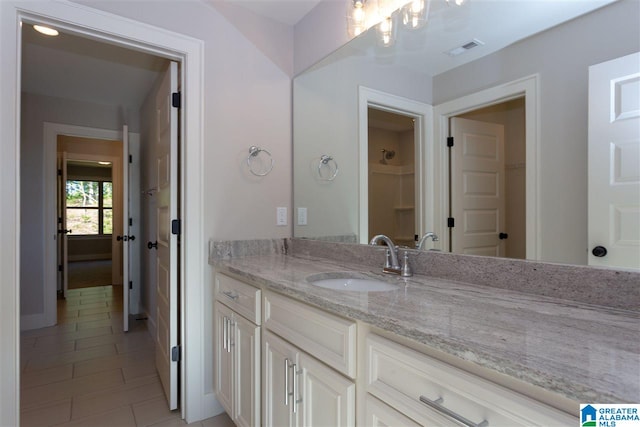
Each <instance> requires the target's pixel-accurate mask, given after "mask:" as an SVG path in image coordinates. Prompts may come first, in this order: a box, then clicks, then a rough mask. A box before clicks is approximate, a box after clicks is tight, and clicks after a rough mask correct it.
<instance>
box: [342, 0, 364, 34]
mask: <svg viewBox="0 0 640 427" xmlns="http://www.w3.org/2000/svg"><path fill="white" fill-rule="evenodd" d="M366 1H367V0H353V7H352V8H351V11H350V13H349V16H348V17H347V26H348V30H349V35H350V36H351V37H357V36H359V35H360V34H362V33H363V32H365V31H366V30H367V24H366V19H365V18H366V13H365V10H364V5H365V3H366Z"/></svg>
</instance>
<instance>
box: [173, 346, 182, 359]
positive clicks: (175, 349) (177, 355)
mask: <svg viewBox="0 0 640 427" xmlns="http://www.w3.org/2000/svg"><path fill="white" fill-rule="evenodd" d="M171 361H172V362H179V361H180V346H179V345H176V346H174V347H171Z"/></svg>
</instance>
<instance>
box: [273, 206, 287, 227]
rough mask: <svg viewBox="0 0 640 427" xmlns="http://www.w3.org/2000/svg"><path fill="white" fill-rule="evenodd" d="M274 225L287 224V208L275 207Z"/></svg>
mask: <svg viewBox="0 0 640 427" xmlns="http://www.w3.org/2000/svg"><path fill="white" fill-rule="evenodd" d="M276 225H287V208H286V207H279V208H276Z"/></svg>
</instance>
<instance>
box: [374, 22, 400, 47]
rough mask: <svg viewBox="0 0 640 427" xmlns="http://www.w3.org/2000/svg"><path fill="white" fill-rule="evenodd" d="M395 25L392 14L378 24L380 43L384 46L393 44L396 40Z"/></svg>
mask: <svg viewBox="0 0 640 427" xmlns="http://www.w3.org/2000/svg"><path fill="white" fill-rule="evenodd" d="M394 30H395V26H394V25H393V19H391V16H387V17H386V18H384V19H383V20H382V21H381V22H380V23H379V24H378V25H377V26H376V31H377V33H378V44H380V45H381V46H382V47H388V46H391V45H393V43H394V42H395V41H396V37H395V31H394Z"/></svg>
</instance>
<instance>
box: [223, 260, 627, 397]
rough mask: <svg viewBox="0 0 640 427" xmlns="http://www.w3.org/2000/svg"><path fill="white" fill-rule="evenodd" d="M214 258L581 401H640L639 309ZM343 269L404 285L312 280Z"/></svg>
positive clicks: (284, 290)
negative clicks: (360, 288)
mask: <svg viewBox="0 0 640 427" xmlns="http://www.w3.org/2000/svg"><path fill="white" fill-rule="evenodd" d="M215 266H216V270H217V271H219V272H227V273H231V274H233V275H235V276H236V277H239V278H243V279H245V280H247V281H249V282H252V283H253V284H255V285H257V286H261V287H263V288H264V289H267V290H272V291H275V292H278V293H281V294H284V295H287V296H290V297H292V298H294V299H296V300H299V301H303V302H305V303H308V304H310V305H313V306H315V307H319V308H321V309H324V310H326V311H328V312H330V313H334V314H337V315H340V316H344V317H347V318H351V319H354V320H361V321H363V322H366V323H369V324H371V325H373V326H376V327H379V328H382V329H384V330H387V331H389V332H392V333H395V334H398V335H400V336H403V337H406V338H409V339H412V340H414V341H417V342H420V343H423V344H426V345H428V346H430V347H432V348H434V349H436V350H440V351H443V352H445V353H448V354H451V355H453V356H457V357H459V358H461V359H464V360H467V361H470V362H473V363H476V364H478V365H480V366H483V367H485V368H489V369H492V370H495V371H498V372H500V373H503V374H506V375H508V376H511V377H514V378H516V379H519V380H522V381H524V382H526V383H529V384H533V385H536V386H539V387H542V388H544V389H547V390H550V391H554V392H556V393H559V394H561V395H563V396H565V397H567V398H569V399H572V400H574V401H576V402H579V403H589V402H590V403H623V402H633V403H636V402H640V314H638V313H637V312H633V311H627V310H619V309H611V308H608V307H604V306H597V305H589V304H584V303H574V302H572V301H568V300H563V299H557V298H550V297H545V296H538V295H532V294H527V293H523V292H516V291H511V290H505V289H497V288H491V287H487V286H478V285H472V284H467V283H461V282H454V281H448V280H444V279H435V278H430V277H428V276H419V275H416V276H414V277H412V278H410V279H401V278H399V277H397V276H386V275H385V276H383V275H382V274H380V273H379V272H380V270H379V269H376V268H372V267H368V266H362V265H353V264H348V263H340V262H336V261H331V260H327V259H324V258H313V257H301V256H291V255H262V256H249V257H244V258H232V259H228V260H221V261H217V262H216V263H215ZM344 271H359V272H368V273H372V274H376V275H377V276H378V278H383V279H384V280H387V281H391V282H393V283H396V284H398V285H399V287H398V290H397V291H389V292H364V293H363V292H344V291H335V290H329V289H323V288H319V287H317V286H313V285H310V284H309V283H308V282H307V281H306V278H307V277H308V276H310V275H313V274H319V273H328V272H344Z"/></svg>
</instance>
